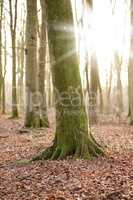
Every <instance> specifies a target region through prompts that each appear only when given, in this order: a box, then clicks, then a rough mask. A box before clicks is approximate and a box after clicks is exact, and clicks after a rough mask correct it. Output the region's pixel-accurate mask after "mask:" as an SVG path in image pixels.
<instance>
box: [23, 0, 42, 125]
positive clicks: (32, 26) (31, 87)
mask: <svg viewBox="0 0 133 200" xmlns="http://www.w3.org/2000/svg"><path fill="white" fill-rule="evenodd" d="M25 54H26V55H25V58H26V117H25V126H26V127H39V126H40V120H39V113H38V108H39V103H38V101H37V96H38V93H37V0H34V1H33V0H27V22H26V50H25Z"/></svg>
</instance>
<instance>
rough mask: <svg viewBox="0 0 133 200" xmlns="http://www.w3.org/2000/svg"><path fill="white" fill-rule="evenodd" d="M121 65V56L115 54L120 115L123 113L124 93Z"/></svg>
mask: <svg viewBox="0 0 133 200" xmlns="http://www.w3.org/2000/svg"><path fill="white" fill-rule="evenodd" d="M121 65H122V61H121V60H120V58H119V55H118V54H117V53H116V54H115V68H116V71H117V106H118V113H119V114H121V113H122V112H123V93H122V83H121Z"/></svg>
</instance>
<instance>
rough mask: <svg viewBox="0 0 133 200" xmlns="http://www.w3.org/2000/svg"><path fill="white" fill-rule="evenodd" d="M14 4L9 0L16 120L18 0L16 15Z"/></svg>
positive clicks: (15, 115) (13, 100)
mask: <svg viewBox="0 0 133 200" xmlns="http://www.w3.org/2000/svg"><path fill="white" fill-rule="evenodd" d="M12 2H13V1H12V0H9V14H10V32H11V42H12V118H16V117H18V108H17V86H16V26H17V5H18V0H15V6H14V15H13V5H12Z"/></svg>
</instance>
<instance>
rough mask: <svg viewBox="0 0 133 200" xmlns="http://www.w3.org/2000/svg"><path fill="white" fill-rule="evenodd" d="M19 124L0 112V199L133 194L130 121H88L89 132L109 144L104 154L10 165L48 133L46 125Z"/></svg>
mask: <svg viewBox="0 0 133 200" xmlns="http://www.w3.org/2000/svg"><path fill="white" fill-rule="evenodd" d="M22 126H23V120H20V119H19V120H11V119H8V118H7V116H4V117H1V118H0V200H6V199H8V200H37V199H38V200H65V199H66V200H117V199H120V200H122V199H125V200H132V199H133V127H130V126H128V125H126V124H121V125H120V124H113V125H111V124H110V125H97V126H93V127H92V131H94V132H95V137H97V138H98V139H99V140H100V142H101V143H102V144H103V145H104V144H106V145H108V146H109V148H108V153H107V156H106V157H104V158H101V157H99V158H98V159H94V160H92V161H83V160H76V161H74V160H67V161H44V162H37V163H31V164H28V165H16V164H15V163H16V160H20V159H27V158H31V157H32V155H34V154H36V153H37V152H38V151H40V150H42V149H43V148H44V147H47V146H48V145H49V144H50V143H51V141H52V139H53V129H52V128H50V129H38V130H33V129H30V130H24V129H22ZM20 130H23V131H22V132H21V131H20ZM11 163H13V165H12V164H11Z"/></svg>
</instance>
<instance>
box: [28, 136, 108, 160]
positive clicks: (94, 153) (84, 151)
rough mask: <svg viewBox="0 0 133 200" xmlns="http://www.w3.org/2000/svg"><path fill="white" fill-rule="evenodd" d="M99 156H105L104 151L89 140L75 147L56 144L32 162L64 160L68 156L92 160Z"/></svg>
mask: <svg viewBox="0 0 133 200" xmlns="http://www.w3.org/2000/svg"><path fill="white" fill-rule="evenodd" d="M99 155H102V156H103V155H104V151H103V149H102V148H101V147H100V146H99V145H97V143H95V142H94V141H92V140H90V139H88V141H87V142H86V141H84V142H83V144H79V145H77V146H75V148H73V147H71V146H69V145H68V146H64V145H62V146H61V145H56V143H54V144H53V145H52V146H51V147H48V148H47V149H46V150H44V151H43V152H42V153H40V154H39V155H37V156H35V157H33V158H32V160H31V161H37V160H63V159H65V158H67V157H68V156H73V158H76V159H78V158H79V159H86V160H91V159H92V158H93V157H98V156H99Z"/></svg>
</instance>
